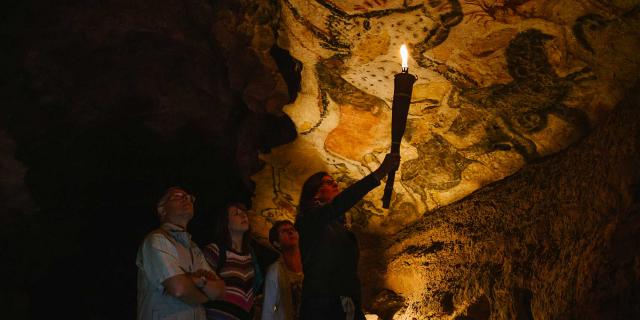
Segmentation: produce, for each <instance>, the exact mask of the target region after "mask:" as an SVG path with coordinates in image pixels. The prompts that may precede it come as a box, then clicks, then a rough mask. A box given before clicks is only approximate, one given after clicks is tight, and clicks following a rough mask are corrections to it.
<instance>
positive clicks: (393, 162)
mask: <svg viewBox="0 0 640 320" xmlns="http://www.w3.org/2000/svg"><path fill="white" fill-rule="evenodd" d="M399 166H400V154H398V153H387V155H386V156H384V160H382V163H381V164H380V167H378V169H376V170H375V171H374V172H373V174H374V175H375V176H376V178H378V180H382V178H384V177H386V176H387V174H389V172H391V171H395V170H398V167H399Z"/></svg>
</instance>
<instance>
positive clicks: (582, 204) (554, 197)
mask: <svg viewBox="0 0 640 320" xmlns="http://www.w3.org/2000/svg"><path fill="white" fill-rule="evenodd" d="M637 89H638V88H637V87H636V90H634V91H635V92H634V93H633V94H630V95H629V96H628V97H627V98H626V99H624V101H623V102H622V103H621V105H620V106H618V107H617V108H616V109H615V110H614V111H613V112H612V114H611V115H610V116H609V117H607V118H606V120H604V121H603V123H601V125H600V126H599V127H597V128H596V129H595V130H594V131H593V132H592V133H591V134H590V135H589V136H588V137H587V138H585V139H584V140H583V141H581V142H579V143H578V144H577V145H575V146H574V147H572V148H569V149H568V150H567V151H565V152H562V153H560V154H557V155H554V156H550V157H548V158H545V159H543V160H541V161H540V162H539V163H536V164H531V165H529V166H527V167H525V168H523V169H522V170H520V171H519V172H518V173H517V174H515V175H513V176H511V177H509V178H506V179H504V180H502V181H500V182H496V183H494V184H492V185H490V186H487V187H485V188H483V189H482V190H480V191H478V192H475V193H473V194H472V195H470V196H468V197H466V198H465V199H463V200H461V201H459V202H456V203H454V204H451V205H448V206H446V207H443V208H441V209H438V210H436V211H434V212H431V213H428V214H425V216H423V217H421V218H420V219H419V220H418V222H416V223H415V224H412V225H409V226H407V227H406V228H405V229H403V230H402V231H401V232H399V233H398V234H397V235H395V236H393V237H392V238H391V239H388V240H384V241H378V246H377V248H376V247H373V246H369V247H367V248H366V251H365V252H367V254H365V257H367V258H366V259H365V260H367V261H363V263H362V265H361V267H362V268H361V269H362V270H366V272H363V273H362V274H363V276H364V277H365V279H367V281H365V283H374V284H376V285H374V286H372V287H369V289H368V293H369V294H372V295H381V296H389V295H390V292H391V293H393V295H394V296H395V297H396V300H397V297H398V296H401V297H403V298H404V303H405V305H404V306H405V307H406V308H401V310H400V311H399V312H398V315H397V317H396V318H394V319H412V318H416V319H476V320H479V319H636V318H638V317H639V316H640V241H639V239H638V236H637V235H638V234H639V233H638V232H640V172H638V170H637V168H638V167H639V166H640V153H639V151H640V149H639V148H640V125H639V123H640V122H639V120H640V107H639V106H640V94H638V91H637ZM370 236H371V235H369V237H370ZM372 243H375V242H372ZM379 259H383V260H385V261H388V263H380V262H379V261H378V260H379ZM379 267H382V268H381V269H380V268H379ZM376 268H378V269H376ZM372 270H376V271H373V272H372ZM365 275H366V276H365ZM380 278H382V279H380ZM375 286H378V287H377V288H375ZM368 300H369V301H372V302H375V301H378V300H380V299H379V298H370V299H368ZM382 300H384V299H382ZM392 303H393V305H396V306H398V305H399V303H398V302H397V301H392ZM372 307H373V309H375V310H373V311H377V310H378V309H379V310H381V311H382V312H384V310H386V309H385V308H387V305H385V304H384V303H379V304H378V305H376V304H375V303H374V304H373V306H372ZM387 309H388V308H387ZM378 312H379V313H381V312H380V311H378Z"/></svg>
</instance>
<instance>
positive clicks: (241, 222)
mask: <svg viewBox="0 0 640 320" xmlns="http://www.w3.org/2000/svg"><path fill="white" fill-rule="evenodd" d="M248 211H249V210H247V209H246V208H244V207H243V206H231V207H229V210H228V211H227V214H228V215H229V232H246V231H247V230H249V217H248V216H247V212H248Z"/></svg>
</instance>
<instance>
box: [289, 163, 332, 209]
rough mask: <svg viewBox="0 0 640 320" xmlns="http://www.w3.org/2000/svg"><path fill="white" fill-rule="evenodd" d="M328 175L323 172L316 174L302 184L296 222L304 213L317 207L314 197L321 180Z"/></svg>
mask: <svg viewBox="0 0 640 320" xmlns="http://www.w3.org/2000/svg"><path fill="white" fill-rule="evenodd" d="M328 175H329V174H328V173H326V172H324V171H320V172H316V173H314V174H312V175H311V176H310V177H309V178H307V180H306V181H305V182H304V184H303V185H302V192H301V193H300V201H298V215H297V216H296V220H298V219H300V217H302V215H304V213H305V212H307V211H308V210H309V209H311V208H313V207H315V206H316V205H317V204H316V203H315V201H314V197H315V195H316V194H317V193H318V190H319V189H320V186H321V185H322V178H324V177H325V176H328Z"/></svg>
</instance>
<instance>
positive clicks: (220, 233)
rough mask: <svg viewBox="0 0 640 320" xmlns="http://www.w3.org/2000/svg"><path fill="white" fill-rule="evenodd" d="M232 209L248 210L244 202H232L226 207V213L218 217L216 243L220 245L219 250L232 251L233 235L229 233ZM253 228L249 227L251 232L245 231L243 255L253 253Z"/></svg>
mask: <svg viewBox="0 0 640 320" xmlns="http://www.w3.org/2000/svg"><path fill="white" fill-rule="evenodd" d="M231 207H237V208H242V209H246V208H247V206H245V204H244V203H242V202H232V203H229V204H227V206H226V207H224V212H222V213H221V214H219V215H218V219H217V221H216V237H215V239H216V240H215V243H216V244H217V245H218V248H220V250H222V248H224V249H226V250H231V248H232V247H231V233H230V232H229V209H231ZM250 241H251V226H249V230H247V231H245V232H244V234H243V235H242V252H241V253H249V252H251V244H250V243H249V242H250Z"/></svg>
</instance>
